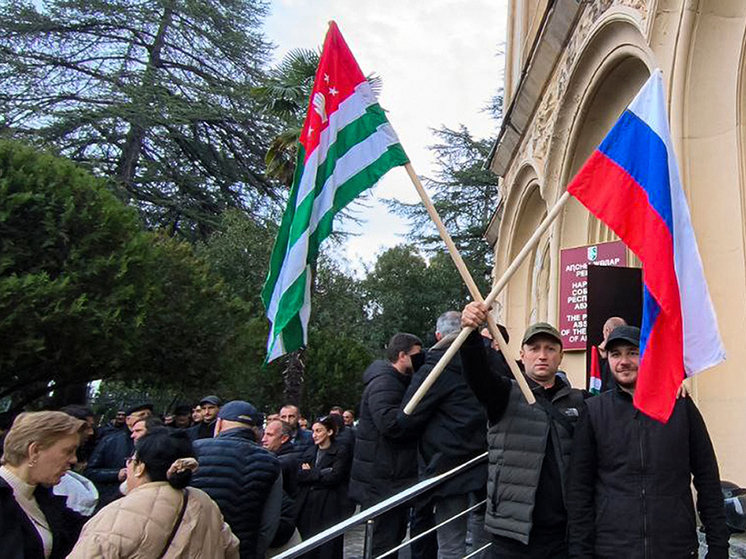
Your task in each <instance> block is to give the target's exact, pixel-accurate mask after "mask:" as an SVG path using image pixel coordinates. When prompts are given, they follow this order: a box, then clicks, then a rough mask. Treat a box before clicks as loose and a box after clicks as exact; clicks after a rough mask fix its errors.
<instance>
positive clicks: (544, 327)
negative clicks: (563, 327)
mask: <svg viewBox="0 0 746 559" xmlns="http://www.w3.org/2000/svg"><path fill="white" fill-rule="evenodd" d="M540 334H541V335H544V336H549V337H550V338H554V339H555V340H557V343H559V345H560V347H562V337H561V336H560V333H559V331H558V330H557V329H556V328H555V327H554V326H552V325H551V324H549V323H547V322H537V323H536V324H532V325H531V326H529V327H528V328H526V333H525V334H523V340H522V341H521V345H525V344H527V343H528V342H529V341H530V340H531V338H533V337H534V336H538V335H540Z"/></svg>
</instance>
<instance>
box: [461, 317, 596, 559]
mask: <svg viewBox="0 0 746 559" xmlns="http://www.w3.org/2000/svg"><path fill="white" fill-rule="evenodd" d="M486 319H487V307H486V306H485V305H484V303H480V302H473V303H469V304H468V305H467V306H466V308H465V309H464V311H463V312H462V317H461V324H462V326H468V327H471V328H479V326H480V325H481V324H483V323H484V322H485V321H486ZM520 355H521V360H522V361H523V365H524V368H525V377H526V381H527V383H528V385H529V387H530V389H531V391H532V392H533V394H534V396H535V397H536V404H534V405H528V403H527V402H526V400H525V398H524V396H523V395H522V393H521V391H520V389H519V388H518V385H517V383H516V381H514V380H511V378H510V376H509V373H507V372H506V371H493V370H491V368H490V360H489V357H488V355H487V353H486V348H485V347H484V342H483V341H482V337H481V336H480V335H479V333H478V331H474V332H472V334H471V335H470V336H469V337H468V338H467V339H466V341H465V343H464V345H463V346H462V348H461V363H462V367H463V371H464V374H465V375H466V379H467V382H468V383H469V386H470V387H471V388H472V390H473V391H474V393H475V395H476V396H477V398H478V399H479V401H480V402H482V405H483V406H484V407H485V409H486V412H487V417H488V418H489V425H488V429H487V444H488V449H489V467H488V480H487V512H486V515H485V529H486V530H487V531H488V532H490V533H491V534H492V535H493V537H492V549H493V551H494V555H495V556H496V557H500V558H501V559H519V558H520V559H523V558H527V559H554V558H556V557H564V556H565V555H566V553H567V543H566V539H565V532H566V529H567V512H566V510H565V500H564V486H565V480H566V474H567V464H568V463H569V459H570V451H571V448H572V438H573V431H574V425H575V423H576V422H577V418H578V416H579V414H580V412H581V410H583V409H584V407H585V398H586V397H587V393H585V392H583V391H581V390H577V389H573V388H571V387H570V386H568V384H567V383H566V382H565V381H563V380H562V378H561V377H559V376H558V374H557V371H558V370H559V366H560V363H561V362H562V338H561V337H560V334H559V332H558V331H557V329H556V328H554V327H553V326H551V325H549V324H547V323H544V322H540V323H536V324H532V325H531V326H529V327H528V328H527V329H526V332H525V333H524V335H523V339H522V341H521V353H520ZM492 364H494V361H493V362H492Z"/></svg>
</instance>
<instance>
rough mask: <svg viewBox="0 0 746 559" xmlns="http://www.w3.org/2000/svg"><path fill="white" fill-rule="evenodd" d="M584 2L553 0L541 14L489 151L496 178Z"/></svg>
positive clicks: (504, 168) (510, 157) (501, 174)
mask: <svg viewBox="0 0 746 559" xmlns="http://www.w3.org/2000/svg"><path fill="white" fill-rule="evenodd" d="M584 2H585V0H553V1H552V2H551V3H550V4H549V6H548V7H547V10H546V12H544V16H543V18H542V22H541V25H540V27H539V32H538V33H537V34H536V38H535V39H534V42H533V44H532V46H531V51H530V53H529V55H528V58H527V60H526V64H525V65H524V67H523V72H522V73H521V77H520V80H519V82H518V87H517V88H516V92H515V94H514V95H513V97H512V99H511V100H510V105H509V106H508V109H507V111H506V113H505V117H504V118H503V122H502V126H501V127H500V133H499V134H498V136H497V140H496V141H495V144H494V145H493V146H492V150H491V151H490V155H489V159H488V161H489V167H490V169H491V170H492V172H494V173H495V174H496V175H498V176H499V177H504V176H505V173H506V172H507V170H508V169H509V168H510V164H511V163H512V161H513V157H514V156H515V154H516V151H517V150H518V147H519V146H520V144H521V142H522V141H523V138H524V137H525V135H526V132H527V130H528V127H529V124H530V123H531V119H532V117H533V115H534V113H535V112H536V109H537V108H538V106H539V103H540V102H541V98H542V95H543V93H544V90H545V89H546V87H547V84H548V83H549V80H550V78H551V76H552V73H553V72H554V68H555V67H556V65H557V62H558V61H559V59H560V57H561V56H562V51H563V50H564V49H565V47H566V46H567V43H568V41H569V40H570V37H571V35H572V30H573V28H574V27H575V24H576V22H577V20H578V17H579V15H580V13H581V12H582V5H583V3H584Z"/></svg>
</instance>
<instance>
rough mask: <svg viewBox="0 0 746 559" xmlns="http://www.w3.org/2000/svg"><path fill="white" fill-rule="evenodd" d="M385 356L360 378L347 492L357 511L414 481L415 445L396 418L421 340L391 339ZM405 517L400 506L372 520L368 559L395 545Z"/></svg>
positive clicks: (400, 537)
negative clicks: (357, 506) (358, 408)
mask: <svg viewBox="0 0 746 559" xmlns="http://www.w3.org/2000/svg"><path fill="white" fill-rule="evenodd" d="M386 357H387V359H386V360H385V361H384V360H378V361H375V362H373V363H372V364H371V365H370V366H369V367H368V368H367V369H366V371H365V373H363V382H364V383H365V390H364V391H363V398H362V401H361V403H360V421H359V423H358V426H357V433H356V439H355V454H354V459H353V463H352V472H351V474H350V491H349V496H350V498H351V499H353V500H354V501H357V502H358V503H360V505H361V506H362V507H363V508H368V507H371V506H373V505H375V504H377V503H379V502H381V501H383V500H384V499H386V498H387V497H390V496H391V495H394V494H395V493H398V492H399V491H401V490H402V489H405V488H407V487H409V486H410V485H412V484H414V483H416V481H417V440H416V438H413V436H412V435H411V434H409V433H407V431H406V429H405V428H404V426H403V424H402V423H401V421H400V420H399V417H398V416H399V412H400V409H401V406H402V399H403V398H404V393H405V391H406V389H407V386H408V385H409V381H410V380H411V375H412V373H413V372H414V371H415V370H416V369H418V368H419V365H421V362H420V359H421V358H423V357H424V354H422V341H421V340H420V339H419V338H418V337H417V336H413V335H412V334H405V333H399V334H395V335H394V336H393V337H392V338H391V340H389V343H388V346H387V348H386ZM408 514H409V508H408V507H405V506H400V507H396V508H394V509H392V510H390V511H388V512H386V513H384V514H381V515H379V516H378V517H377V518H376V519H375V525H374V530H373V555H374V556H377V555H381V554H382V553H384V552H386V551H388V550H389V549H391V548H392V547H395V546H396V545H398V544H399V543H401V541H402V540H403V539H404V536H405V535H406V532H407V519H408ZM393 557H396V555H393Z"/></svg>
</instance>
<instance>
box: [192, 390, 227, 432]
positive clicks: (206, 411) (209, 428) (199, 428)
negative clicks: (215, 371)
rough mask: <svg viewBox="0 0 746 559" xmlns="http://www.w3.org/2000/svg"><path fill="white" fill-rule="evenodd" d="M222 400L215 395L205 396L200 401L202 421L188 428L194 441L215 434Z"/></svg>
mask: <svg viewBox="0 0 746 559" xmlns="http://www.w3.org/2000/svg"><path fill="white" fill-rule="evenodd" d="M221 404H222V401H221V400H220V398H218V397H217V396H215V395H211V396H205V397H204V398H202V399H201V400H200V401H199V406H200V408H201V410H202V421H200V422H199V423H197V424H195V425H192V426H191V427H189V429H187V435H188V436H189V439H190V440H191V441H192V442H194V441H198V440H200V439H209V438H212V437H214V436H215V422H216V421H217V418H218V412H219V411H220V405H221Z"/></svg>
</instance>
